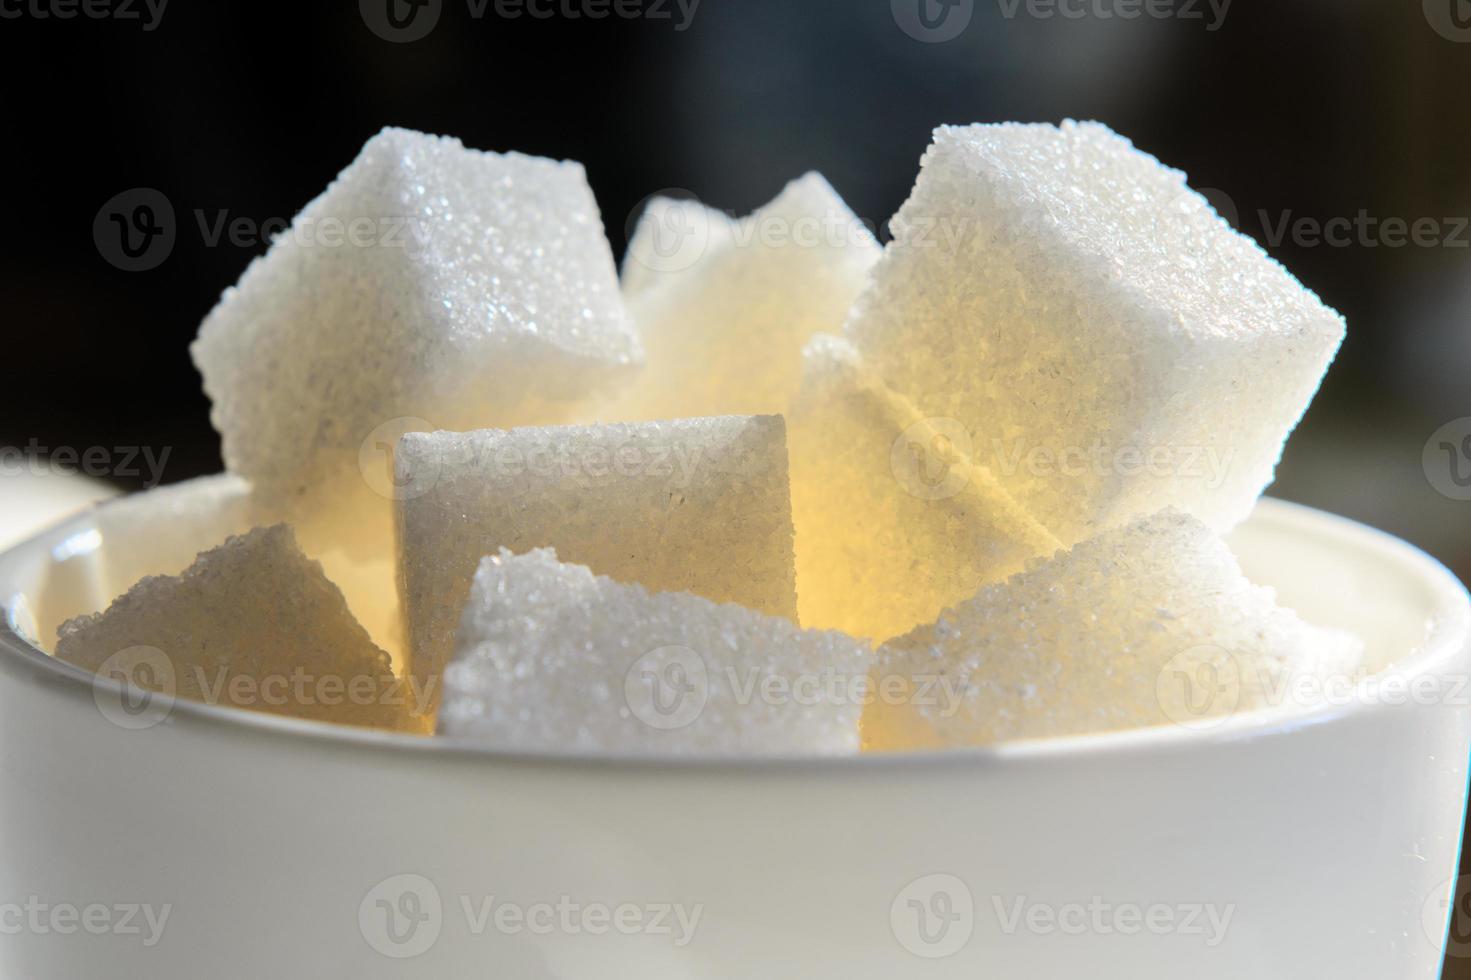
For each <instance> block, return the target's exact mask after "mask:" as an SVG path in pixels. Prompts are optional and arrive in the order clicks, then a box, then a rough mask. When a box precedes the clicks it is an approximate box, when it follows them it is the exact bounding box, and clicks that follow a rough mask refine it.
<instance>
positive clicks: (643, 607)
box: [439, 549, 871, 755]
mask: <svg viewBox="0 0 1471 980" xmlns="http://www.w3.org/2000/svg"><path fill="white" fill-rule="evenodd" d="M870 656H871V655H870V652H869V650H868V647H867V646H866V645H865V644H863V643H861V642H859V641H856V640H853V639H852V638H850V637H846V636H844V635H842V634H841V633H832V632H826V633H825V632H819V631H816V630H802V629H799V628H798V627H797V626H795V625H794V624H793V623H792V622H791V621H790V620H787V619H785V618H782V617H779V616H766V615H763V614H761V613H758V612H754V611H752V610H750V609H745V608H742V607H740V606H736V605H733V604H727V605H720V604H717V603H714V602H711V601H709V600H707V599H702V598H699V597H697V596H692V595H689V594H687V593H673V592H666V593H655V592H649V591H648V590H647V589H645V588H644V587H643V586H640V585H629V584H624V583H620V582H615V581H614V580H612V579H610V578H607V577H604V576H595V575H593V573H592V572H591V571H589V570H588V569H587V568H586V567H584V566H582V565H574V564H563V563H562V562H559V561H558V560H557V556H556V554H555V553H554V552H552V551H550V550H547V549H538V550H535V551H532V552H529V553H527V554H525V555H520V556H516V555H513V554H511V553H510V552H509V551H504V550H503V551H501V552H500V554H499V556H498V557H488V558H486V559H485V560H484V562H483V563H482V564H481V565H480V568H479V570H478V571H477V573H476V575H475V583H474V590H473V593H472V595H471V598H470V602H469V605H468V606H467V607H466V610H465V617H464V623H463V625H462V626H461V627H460V632H459V643H458V652H457V654H456V656H455V659H454V662H453V663H452V664H451V665H450V667H449V668H448V669H447V670H446V671H445V677H444V684H445V692H444V705H443V707H442V709H441V710H440V714H439V731H440V733H441V734H444V735H464V736H474V737H476V738H480V739H484V740H486V741H489V742H492V743H495V744H497V745H499V746H502V747H505V748H513V749H523V750H524V749H550V750H557V751H568V752H579V751H600V752H628V753H640V754H661V755H722V754H723V755H730V754H738V755H793V754H802V755H842V754H847V753H852V752H856V751H857V749H858V719H859V714H860V712H861V710H862V705H863V702H864V700H865V698H866V696H867V690H868V688H867V683H868V678H867V672H868V668H869V661H870Z"/></svg>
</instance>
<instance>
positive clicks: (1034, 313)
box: [846, 122, 1344, 542]
mask: <svg viewBox="0 0 1471 980" xmlns="http://www.w3.org/2000/svg"><path fill="white" fill-rule="evenodd" d="M893 228H894V234H895V239H894V241H893V243H891V244H890V245H889V247H888V248H887V249H886V251H885V255H884V258H883V261H882V262H881V263H880V264H879V266H878V268H877V269H876V270H875V272H874V276H873V285H872V287H871V288H870V289H868V290H867V291H866V292H865V293H864V295H863V296H862V297H861V298H860V299H859V301H858V302H857V304H856V306H855V309H854V312H853V315H852V317H851V318H850V320H849V323H848V325H847V328H846V332H847V335H848V337H849V339H851V340H852V341H853V342H854V344H855V345H856V346H857V347H858V349H859V351H860V352H861V353H862V354H863V356H864V358H865V359H866V361H867V363H868V364H869V366H870V367H871V368H873V369H874V370H875V371H876V372H878V374H879V375H880V376H881V377H883V378H884V380H885V381H886V382H887V383H888V384H889V385H891V386H892V387H893V388H895V389H896V390H898V391H900V392H902V393H903V394H905V395H907V396H909V397H910V398H912V399H914V400H915V402H916V403H917V404H918V405H919V406H920V408H921V409H922V410H923V411H924V412H925V414H926V415H929V416H932V417H935V418H939V419H947V420H954V421H955V422H957V423H958V424H959V425H961V426H963V427H964V429H965V430H966V431H967V432H968V433H969V437H970V439H971V440H972V442H973V443H974V444H975V445H976V447H977V451H978V454H979V456H978V458H977V462H979V463H981V464H983V465H986V466H988V467H990V468H991V469H992V470H993V471H994V472H996V473H997V475H998V477H1000V478H1001V479H1002V481H1003V482H1004V483H1005V485H1006V486H1007V488H1008V489H1009V490H1011V492H1012V494H1013V496H1014V497H1016V499H1017V500H1018V501H1020V502H1021V503H1022V504H1023V505H1024V506H1025V507H1026V508H1027V509H1028V510H1029V511H1031V512H1032V513H1033V515H1034V516H1035V517H1036V518H1037V519H1038V520H1040V521H1041V522H1042V523H1043V524H1044V525H1046V526H1047V527H1048V528H1050V529H1051V530H1052V531H1053V532H1054V533H1056V534H1057V535H1058V536H1059V537H1060V538H1062V539H1063V540H1065V541H1068V542H1072V541H1076V540H1081V539H1082V538H1085V537H1087V536H1088V535H1090V534H1091V533H1093V532H1095V531H1096V530H1099V529H1101V528H1104V527H1108V526H1112V525H1115V524H1118V523H1121V522H1124V521H1126V520H1128V519H1129V518H1131V517H1134V516H1138V515H1141V514H1145V513H1149V512H1151V511H1153V510H1156V509H1159V508H1161V507H1164V506H1170V505H1173V506H1178V507H1179V508H1181V509H1183V510H1186V511H1188V512H1190V513H1193V514H1195V515H1196V516H1198V517H1200V518H1202V519H1203V520H1205V521H1206V522H1207V523H1208V524H1210V525H1211V526H1212V527H1213V528H1215V529H1217V530H1225V529H1228V528H1229V527H1231V526H1232V525H1234V524H1235V523H1237V522H1239V521H1240V520H1242V519H1244V518H1245V517H1246V515H1247V514H1248V513H1249V512H1250V510H1251V508H1252V506H1253V504H1254V503H1255V501H1256V499H1257V497H1258V495H1259V494H1260V493H1261V491H1262V489H1263V487H1265V486H1266V485H1267V484H1268V483H1269V482H1270V481H1271V479H1272V473H1273V469H1274V467H1275V465H1276V463H1277V460H1278V457H1279V455H1280V453H1281V449H1282V445H1283V442H1284V440H1285V438H1286V437H1287V434H1288V433H1289V432H1290V431H1291V429H1292V428H1293V427H1294V426H1295V425H1296V423H1297V421H1298V419H1299V417H1300V416H1301V415H1302V413H1303V411H1304V409H1305V408H1306V406H1307V404H1308V402H1309V400H1310V399H1311V398H1312V395H1313V393H1314V392H1315V391H1316V389H1317V387H1318V384H1319V382H1320V380H1321V378H1322V376H1323V373H1324V371H1325V370H1326V368H1327V365H1328V364H1329V362H1330V361H1331V360H1332V358H1333V356H1334V354H1335V352H1336V351H1337V349H1338V346H1339V344H1340V342H1341V341H1342V339H1343V335H1344V324H1343V320H1342V318H1341V317H1340V316H1339V315H1338V314H1337V313H1335V312H1334V311H1333V310H1331V309H1329V308H1328V307H1326V306H1324V305H1323V304H1322V303H1321V302H1320V301H1319V299H1318V298H1317V296H1315V295H1314V294H1313V293H1312V292H1310V291H1309V290H1307V289H1305V288H1304V287H1303V286H1302V285H1301V284H1300V283H1299V282H1298V281H1297V280H1296V279H1294V278H1293V277H1292V276H1291V275H1289V274H1288V273H1287V272H1286V271H1285V270H1284V269H1283V268H1282V267H1281V266H1280V265H1278V264H1277V263H1276V262H1274V261H1273V260H1272V259H1270V258H1269V257H1268V256H1267V255H1266V253H1265V252H1263V251H1262V249H1261V248H1260V247H1258V246H1257V244H1256V243H1255V242H1253V241H1252V240H1251V239H1249V238H1247V237H1246V236H1244V235H1241V234H1238V233H1237V232H1236V231H1234V230H1233V229H1231V228H1230V226H1229V225H1227V224H1226V223H1225V222H1224V221H1222V220H1221V219H1220V218H1219V217H1217V215H1216V214H1215V212H1214V211H1213V210H1212V209H1211V208H1210V206H1209V204H1207V203H1206V201H1205V199H1204V198H1202V197H1201V196H1200V195H1198V194H1196V193H1195V192H1194V191H1192V190H1190V189H1189V188H1188V187H1187V186H1186V184H1185V178H1184V175H1183V174H1181V173H1179V172H1178V171H1175V170H1171V169H1168V168H1166V167H1164V166H1162V165H1161V164H1160V163H1159V161H1157V160H1156V159H1154V158H1153V157H1151V156H1148V155H1146V154H1144V153H1141V152H1139V151H1137V150H1135V149H1134V148H1133V146H1132V145H1131V144H1130V143H1129V142H1128V141H1127V140H1125V139H1123V138H1122V137H1119V136H1117V135H1115V134H1114V133H1113V132H1111V131H1110V130H1109V129H1108V128H1107V127H1105V126H1102V125H1099V124H1096V123H1074V122H1067V123H1064V124H1063V125H1062V126H1061V127H1060V128H1059V127H1054V126H1050V125H1018V124H1006V125H998V126H967V127H953V126H947V127H942V128H940V129H939V130H937V131H936V133H935V139H934V143H933V144H932V145H931V146H930V149H929V151H928V153H926V155H925V157H924V161H923V167H922V170H921V172H920V175H919V180H918V183H917V184H916V186H915V188H914V192H913V194H912V196H911V197H910V198H909V200H908V201H907V202H906V203H905V205H904V206H903V208H902V209H901V210H900V212H899V214H898V215H897V216H896V218H895V222H894V225H893Z"/></svg>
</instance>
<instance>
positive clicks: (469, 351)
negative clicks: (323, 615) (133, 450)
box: [193, 129, 641, 559]
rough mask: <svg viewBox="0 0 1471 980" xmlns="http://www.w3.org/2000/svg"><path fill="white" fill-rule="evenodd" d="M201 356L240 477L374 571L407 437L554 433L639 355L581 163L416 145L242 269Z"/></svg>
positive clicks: (356, 169) (373, 152)
mask: <svg viewBox="0 0 1471 980" xmlns="http://www.w3.org/2000/svg"><path fill="white" fill-rule="evenodd" d="M193 354H194V360H195V363H196V364H197V365H198V366H199V369H200V371H201V372H202V374H203V375H204V384H205V390H206V391H207V393H208V394H209V396H210V398H211V399H212V401H213V409H212V417H213V420H214V423H215V426H216V428H218V429H219V430H220V433H221V435H222V436H223V440H224V455H225V460H226V463H227V464H228V466H229V468H230V470H231V471H232V472H236V473H239V474H241V475H242V476H244V477H246V478H247V479H249V480H250V481H251V483H252V484H253V485H254V488H255V490H256V492H257V494H258V495H260V497H261V499H262V500H263V501H265V503H266V504H267V505H269V506H271V507H273V508H279V510H280V513H282V514H284V515H285V516H287V517H289V518H291V519H292V521H293V523H295V524H296V525H297V530H298V532H299V533H300V534H301V536H302V540H303V542H304V543H306V544H307V545H308V547H309V548H310V549H311V550H313V551H316V550H321V549H324V548H327V547H335V546H342V545H351V544H352V543H353V542H355V541H361V542H362V545H363V548H364V549H365V550H366V552H367V553H368V554H369V556H370V557H373V558H378V559H384V558H389V557H391V553H392V547H391V543H390V537H389V536H390V534H391V527H392V523H391V521H392V518H391V507H390V506H389V503H388V499H387V498H391V497H392V496H393V495H394V488H393V487H391V486H390V485H388V484H387V476H388V473H389V471H388V469H387V468H386V467H387V465H388V459H389V455H390V450H391V446H392V442H393V441H394V440H395V439H396V438H397V436H398V435H400V434H401V433H402V432H403V431H405V430H409V429H433V428H436V427H443V428H474V427H477V426H485V425H500V426H510V425H517V424H526V423H537V424H540V423H544V422H550V421H557V420H559V419H562V418H566V417H568V416H569V414H570V413H571V411H572V409H571V405H572V403H574V402H575V401H577V400H578V399H581V398H584V397H586V396H588V395H589V394H591V393H592V392H593V391H594V390H596V389H597V388H598V387H599V386H601V385H604V384H607V383H610V382H611V381H612V380H613V379H616V378H617V377H619V376H621V375H623V374H625V373H627V372H628V371H630V370H631V368H632V367H633V366H635V364H636V362H638V360H639V359H640V357H641V354H640V347H639V343H638V339H637V336H636V334H635V333H634V330H633V326H632V322H631V320H630V319H629V317H628V315H627V311H626V310H625V309H624V306H623V302H622V299H621V296H620V294H619V291H618V283H617V277H616V271H615V267H614V263H613V256H612V252H611V250H610V248H609V246H608V242H607V239H606V238H605V236H604V234H603V227H602V223H601V220H600V217H599V213H598V207H597V204H596V202H595V201H594V200H593V195H592V192H591V190H590V189H589V188H588V185H587V181H586V178H585V176H584V173H583V169H582V167H581V165H579V164H576V163H561V162H555V161H552V160H545V159H540V158H536V157H528V156H523V155H521V154H517V153H508V154H504V155H502V154H496V153H482V152H477V151H473V150H468V149H466V148H465V147H464V146H462V145H461V144H460V142H459V141H458V140H455V139H449V138H442V137H433V136H427V135H424V134H422V133H416V132H411V131H409V130H403V129H386V130H384V131H383V132H382V133H380V134H378V135H377V136H375V137H373V139H371V140H369V141H368V143H367V145H366V146H364V148H363V150H362V153H361V155H360V156H359V157H358V158H357V159H356V160H355V161H354V162H353V163H352V164H351V165H350V166H348V168H347V169H346V170H344V171H343V172H342V174H341V175H340V176H339V177H338V178H337V179H336V181H335V182H334V183H333V184H332V185H331V186H330V187H329V188H328V189H327V190H326V191H325V192H324V193H323V194H322V195H321V196H320V197H318V198H317V199H316V200H314V201H312V202H311V203H310V204H308V205H307V206H306V208H305V209H303V211H302V212H301V213H300V214H299V215H298V216H297V217H296V219H295V221H294V222H293V223H292V226H291V228H290V229H289V230H288V231H286V232H285V233H283V234H282V235H280V236H278V237H277V239H276V240H275V241H274V242H273V243H272V245H271V248H270V250H269V251H268V252H267V253H266V255H264V256H263V257H261V258H259V259H257V260H256V261H255V262H254V263H253V264H252V265H251V266H250V268H249V269H247V270H246V272H245V275H244V276H243V277H242V278H241V280H240V282H239V284H238V285H237V286H235V287H234V288H232V289H230V290H228V291H227V292H226V293H225V295H224V297H223V298H222V299H221V300H220V303H219V305H218V306H216V307H215V309H214V311H213V312H212V313H210V314H209V316H208V317H207V318H206V320H205V321H204V323H203V325H202V326H201V328H200V331H199V337H198V339H197V340H196V342H195V344H194V347H193ZM380 464H381V467H382V472H381V473H380V472H378V469H379V467H380ZM379 484H382V485H379Z"/></svg>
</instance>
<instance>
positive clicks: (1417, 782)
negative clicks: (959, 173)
mask: <svg viewBox="0 0 1471 980" xmlns="http://www.w3.org/2000/svg"><path fill="white" fill-rule="evenodd" d="M213 543H214V542H212V541H204V542H201V547H203V546H207V545H210V544H213ZM1232 543H1233V545H1234V547H1235V548H1236V550H1237V552H1238V554H1239V555H1240V557H1241V558H1242V561H1243V564H1244V565H1245V567H1246V569H1247V572H1248V574H1249V575H1250V576H1251V577H1252V578H1254V579H1255V580H1257V581H1259V582H1261V583H1263V584H1267V585H1272V586H1275V587H1276V588H1277V589H1278V590H1279V592H1280V593H1281V597H1282V600H1283V601H1284V602H1285V603H1286V604H1287V605H1289V606H1293V607H1295V608H1298V609H1299V610H1301V611H1302V612H1303V614H1304V615H1305V616H1306V617H1307V618H1309V619H1310V620H1313V621H1315V622H1318V623H1320V624H1324V625H1334V626H1343V627H1347V628H1351V629H1354V630H1356V631H1358V632H1359V633H1360V634H1361V635H1363V636H1364V637H1365V639H1366V640H1367V641H1368V643H1369V647H1370V651H1371V657H1372V658H1374V660H1375V662H1376V663H1377V664H1378V665H1380V666H1388V665H1391V664H1392V665H1393V668H1392V671H1391V673H1392V674H1393V675H1394V676H1396V677H1400V678H1402V679H1403V680H1404V685H1403V688H1404V689H1405V690H1404V693H1405V696H1403V697H1402V696H1400V693H1397V692H1399V691H1400V690H1401V686H1400V685H1385V684H1384V683H1383V682H1382V681H1380V682H1379V683H1377V684H1376V685H1370V683H1369V682H1367V681H1366V682H1365V683H1364V684H1363V685H1361V686H1360V687H1359V688H1356V689H1353V690H1352V691H1351V692H1348V693H1347V696H1346V697H1343V698H1340V699H1339V700H1338V701H1337V702H1335V703H1333V704H1330V705H1328V706H1326V707H1322V708H1319V709H1316V710H1314V711H1311V712H1309V713H1306V714H1302V713H1296V714H1292V713H1272V712H1268V713H1265V714H1252V715H1241V716H1237V717H1229V718H1226V719H1224V720H1222V721H1221V722H1220V723H1218V724H1209V725H1205V724H1182V725H1181V726H1178V727H1169V728H1158V729H1151V730H1147V731H1138V732H1127V733H1120V734H1114V735H1105V736H1093V737H1087V738H1072V739H1064V740H1054V741H1046V742H1034V743H1018V744H1014V745H1007V746H1001V747H998V748H994V749H989V750H976V751H961V752H952V753H948V754H943V755H925V756H911V757H865V758H854V759H841V760H827V761H820V760H789V761H769V760H768V761H754V760H726V761H717V762H707V763H695V762H689V761H683V762H673V761H658V760H637V759H627V758H601V759H598V758H565V757H564V758H558V757H552V756H546V755H515V754H508V753H503V752H494V751H487V750H484V749H482V748H478V747H476V746H475V745H474V744H473V743H466V742H463V741H459V740H453V739H433V740H431V739H414V738H410V737H406V736H393V735H387V734H381V735H380V734H375V733H366V732H359V731H355V730H348V729H337V728H334V727H331V726H323V725H315V724H311V723H306V722H296V721H291V720H284V719H280V718H276V717H271V716H266V715H259V714H250V713H244V712H236V711H232V710H228V709H221V708H216V707H211V706H207V705H199V704H193V703H183V702H181V703H177V704H173V705H167V704H162V705H160V703H157V702H155V703H153V704H138V703H132V702H127V703H125V702H122V701H121V700H120V698H122V697H124V696H126V694H127V692H124V691H122V690H121V689H120V688H119V687H118V686H117V684H116V683H115V682H113V681H111V680H101V681H93V680H92V679H90V678H88V677H86V676H84V675H83V674H82V673H81V672H80V671H77V670H75V669H74V668H72V667H70V666H69V665H66V664H63V663H59V662H57V661H54V660H52V659H50V658H49V657H47V656H46V655H45V654H43V653H41V652H40V651H39V650H37V649H36V648H35V647H34V646H32V645H31V644H30V643H28V642H26V640H25V638H24V637H25V636H27V635H31V636H34V635H38V631H39V630H41V629H46V630H50V629H53V628H54V625H55V623H54V622H53V621H52V620H54V619H55V618H56V616H58V615H61V614H62V613H59V612H57V610H62V611H63V612H76V611H81V610H82V609H84V608H86V607H88V606H101V605H103V604H105V602H106V601H107V599H108V598H109V597H110V595H109V594H110V592H112V591H115V590H116V589H117V587H118V585H117V583H109V582H106V581H105V574H104V573H103V572H102V571H101V570H100V569H101V563H100V562H99V554H100V552H99V549H101V551H102V552H105V550H106V549H109V548H120V547H146V546H147V542H146V541H141V542H125V541H114V540H106V541H104V540H100V536H99V534H98V533H97V532H96V528H95V525H94V524H93V523H92V522H91V519H90V518H89V517H83V518H79V519H76V520H74V521H72V522H70V523H69V524H67V525H64V526H62V527H60V528H57V529H55V530H53V531H51V532H49V533H47V534H43V535H42V536H40V537H38V538H35V539H33V540H32V541H30V542H28V543H26V544H24V545H22V546H21V547H19V548H17V549H15V550H13V551H11V552H9V553H8V554H6V555H4V556H3V557H0V599H4V601H5V603H6V607H7V609H8V612H9V615H8V620H9V628H8V629H3V628H0V848H3V857H0V976H4V977H6V978H26V980H95V978H103V977H106V978H109V980H145V978H146V980H186V978H187V980H198V978H200V977H211V978H217V980H236V978H238V980H261V978H266V977H282V978H297V977H311V978H314V980H326V978H353V980H378V978H402V977H423V978H436V980H437V978H445V980H448V978H455V980H461V978H471V977H474V978H496V980H501V978H504V980H541V978H559V980H562V978H578V980H583V978H595V980H666V978H679V980H716V978H720V980H724V978H731V980H736V978H740V980H751V978H757V977H762V978H765V977H771V978H783V980H784V978H801V980H828V978H833V980H839V978H841V980H870V978H873V980H878V978H883V980H894V978H905V980H909V978H966V980H976V978H991V977H995V978H1007V980H1013V978H1015V980H1020V978H1027V980H1050V978H1074V977H1088V978H1090V980H1108V978H1115V977H1117V978H1128V980H1147V978H1165V977H1168V978H1175V977H1181V976H1188V977H1190V978H1192V980H1216V978H1220V980H1227V978H1229V980H1241V978H1244V977H1250V978H1254V980H1273V978H1283V980H1306V978H1316V977H1325V978H1326V977H1332V978H1334V980H1358V978H1362V980H1429V978H1433V977H1435V976H1436V975H1437V971H1438V970H1439V964H1440V961H1441V957H1442V949H1443V946H1444V943H1445V935H1446V922H1447V913H1448V911H1449V909H1450V903H1451V899H1452V896H1453V891H1452V889H1453V888H1454V887H1455V884H1456V882H1455V876H1456V871H1455V869H1456V864H1457V855H1458V848H1459V841H1460V834H1461V822H1462V814H1463V812H1464V805H1465V797H1466V775H1467V753H1468V745H1471V708H1468V707H1467V704H1468V701H1471V691H1468V690H1467V689H1466V685H1465V684H1464V679H1465V678H1466V676H1467V675H1468V672H1471V607H1468V601H1467V596H1466V593H1465V590H1464V589H1463V588H1462V587H1461V585H1460V584H1459V583H1458V582H1457V581H1456V580H1455V579H1454V578H1453V577H1452V576H1451V575H1450V574H1449V573H1448V572H1446V571H1445V570H1444V569H1443V568H1441V567H1440V566H1439V565H1437V564H1436V563H1435V562H1433V561H1432V560H1430V559H1429V558H1427V557H1426V556H1425V555H1423V554H1421V553H1420V552H1418V551H1416V550H1414V549H1413V548H1411V547H1409V546H1407V545H1405V544H1403V543H1401V542H1398V541H1395V540H1393V539H1391V538H1389V537H1386V536H1385V535H1383V534H1380V533H1378V532H1376V531H1372V530H1370V529H1367V528H1364V527H1361V526H1359V525H1355V524H1353V523H1350V522H1348V521H1345V520H1342V519H1339V518H1335V517H1331V516H1328V515H1325V514H1321V513H1316V512H1313V511H1310V510H1306V509H1303V508H1299V507H1294V506H1291V505H1287V504H1282V503H1276V502H1271V501H1268V502H1265V503H1264V504H1263V506H1262V507H1261V508H1260V509H1259V511H1258V513H1257V514H1256V515H1255V516H1254V517H1253V519H1252V520H1251V521H1250V522H1249V523H1248V524H1247V525H1245V526H1244V527H1243V528H1242V529H1240V530H1239V531H1238V532H1237V533H1236V534H1235V535H1234V537H1233V542H1232ZM48 583H49V584H48ZM123 584H124V585H125V584H127V583H123ZM150 712H151V713H150ZM1462 894H1463V893H1462V891H1460V890H1459V889H1457V890H1456V891H1455V892H1454V895H1455V896H1456V897H1460V896H1461V895H1462ZM1451 940H1452V952H1453V953H1465V954H1471V938H1468V937H1467V936H1465V935H1463V934H1461V933H1460V932H1459V931H1457V932H1454V933H1452V936H1451Z"/></svg>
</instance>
